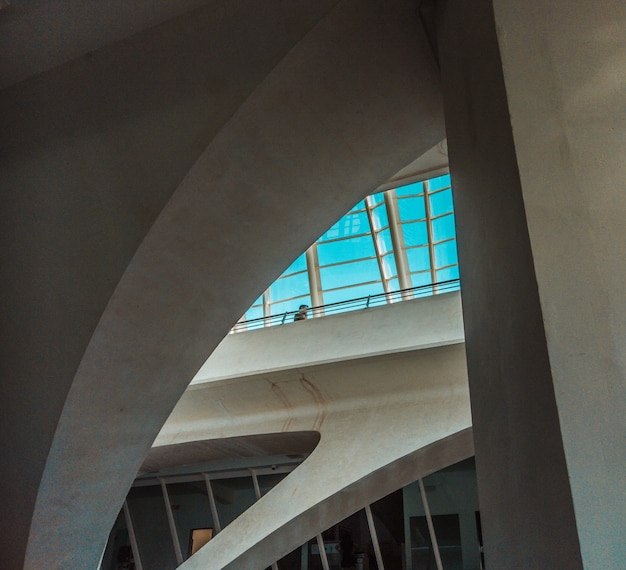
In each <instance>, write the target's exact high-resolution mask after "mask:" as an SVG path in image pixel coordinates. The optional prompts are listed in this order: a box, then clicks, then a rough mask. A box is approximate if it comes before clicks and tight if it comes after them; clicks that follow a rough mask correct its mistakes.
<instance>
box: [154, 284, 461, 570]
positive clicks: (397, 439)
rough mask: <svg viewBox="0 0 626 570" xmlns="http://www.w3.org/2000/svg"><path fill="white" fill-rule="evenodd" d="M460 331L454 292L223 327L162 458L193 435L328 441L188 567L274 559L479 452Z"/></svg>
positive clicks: (171, 425)
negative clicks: (250, 327) (263, 325)
mask: <svg viewBox="0 0 626 570" xmlns="http://www.w3.org/2000/svg"><path fill="white" fill-rule="evenodd" d="M339 340H340V341H341V342H339ZM462 340H463V332H462V318H461V305H460V296H459V293H458V292H457V293H448V294H444V295H439V296H435V297H431V298H424V299H417V300H414V301H406V302H403V303H398V304H395V305H391V306H388V307H376V308H372V309H364V310H362V311H358V312H355V313H348V314H342V315H336V316H331V317H324V318H320V319H315V320H309V321H303V322H298V323H291V324H287V325H283V326H279V327H274V328H270V329H265V330H257V331H252V332H247V333H240V334H234V335H229V336H228V337H227V338H226V339H225V340H224V341H223V343H222V344H221V345H220V346H219V347H218V349H217V350H216V351H215V353H214V354H213V355H212V357H211V358H210V359H209V360H208V361H207V363H206V364H205V365H204V366H203V367H202V369H201V370H200V372H199V373H198V375H197V376H196V378H195V380H194V383H193V384H192V385H191V386H190V388H189V389H188V390H187V392H186V393H185V395H184V396H183V397H182V399H181V401H180V402H179V404H178V405H177V407H176V408H175V410H174V412H173V414H172V416H171V417H170V419H169V420H168V422H167V423H166V424H165V426H164V429H163V430H162V432H161V434H160V435H159V438H158V439H157V446H156V447H155V448H153V450H154V451H157V452H158V451H159V449H164V450H165V455H164V454H163V453H161V454H160V458H161V461H163V460H165V459H166V457H165V456H166V455H167V454H168V453H169V454H172V455H175V454H176V448H177V447H178V445H185V444H189V443H190V442H196V443H197V442H202V441H204V442H206V441H207V440H220V439H221V438H232V437H240V438H245V437H246V436H252V435H257V434H272V433H277V434H282V433H285V432H307V431H317V432H319V434H320V436H321V438H320V441H319V443H318V445H317V447H316V448H315V450H314V451H313V453H312V454H311V455H310V456H309V457H308V458H307V459H306V460H305V461H304V462H303V463H302V464H301V465H300V466H298V467H297V468H296V469H295V471H293V472H291V473H290V474H289V475H288V476H287V477H286V478H285V479H283V480H282V481H281V482H280V483H279V484H278V485H277V486H276V487H274V488H273V489H272V490H271V491H270V492H269V493H268V494H267V495H265V496H263V497H262V498H261V499H260V500H259V501H258V502H257V503H255V504H254V505H253V506H252V507H251V508H250V509H248V510H247V511H246V512H245V513H243V514H242V515H241V516H239V517H238V518H237V519H236V520H235V521H234V522H232V523H231V524H230V525H229V526H227V527H226V528H225V529H224V530H223V531H222V532H220V533H219V534H218V535H217V536H216V537H215V538H214V539H213V540H211V541H210V542H209V543H208V544H207V545H206V546H205V547H203V548H202V549H201V550H200V551H199V552H198V553H196V554H195V555H194V556H193V557H191V558H190V559H189V560H188V561H187V562H185V563H184V564H183V566H182V567H181V568H185V569H200V568H202V569H208V568H210V569H215V570H218V569H222V568H229V569H233V570H234V569H235V568H236V569H250V570H253V569H254V570H259V569H262V568H266V567H267V566H269V565H270V564H271V563H273V562H274V561H276V560H278V559H280V558H281V557H282V556H284V555H286V554H287V553H288V552H290V551H292V550H294V549H295V548H297V547H299V546H300V545H301V544H303V543H305V542H306V541H307V540H309V539H310V538H312V537H313V536H315V535H317V534H319V533H321V532H322V531H323V530H325V529H326V528H329V527H330V526H332V525H333V524H335V523H337V522H339V521H341V520H343V519H345V518H346V517H347V516H349V515H351V514H352V513H354V512H356V511H357V510H359V509H362V508H363V507H365V506H366V505H369V504H370V503H372V502H374V501H376V500H378V499H380V498H382V497H384V496H386V495H387V494H389V493H391V492H392V491H395V490H397V489H399V488H402V487H403V486H405V485H407V484H409V483H411V482H413V481H415V480H416V479H418V478H421V477H424V476H426V475H428V474H430V473H433V472H434V471H437V470H439V469H442V468H444V467H447V466H449V465H451V464H453V463H456V462H458V461H461V460H463V459H466V458H467V457H470V456H471V455H473V440H472V433H471V417H470V406H469V391H468V385H467V374H466V368H465V350H464V345H463V343H462ZM394 345H395V347H394ZM254 363H256V367H258V368H259V369H260V370H259V371H257V370H255V364H254ZM199 449H200V448H199ZM201 459H202V457H201V456H199V457H197V458H196V461H198V462H200V461H201ZM186 461H190V457H189V456H188V455H187V456H186ZM259 521H263V524H259Z"/></svg>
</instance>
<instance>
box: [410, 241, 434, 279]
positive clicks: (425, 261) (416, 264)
mask: <svg viewBox="0 0 626 570" xmlns="http://www.w3.org/2000/svg"><path fill="white" fill-rule="evenodd" d="M406 257H407V259H408V261H409V273H413V272H415V271H427V270H429V269H430V252H429V251H428V247H427V246H422V247H415V248H412V249H407V250H406Z"/></svg>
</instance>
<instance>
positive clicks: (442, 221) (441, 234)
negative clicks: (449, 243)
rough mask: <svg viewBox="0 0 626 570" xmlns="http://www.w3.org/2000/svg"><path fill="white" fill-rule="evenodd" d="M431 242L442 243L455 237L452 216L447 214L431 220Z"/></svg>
mask: <svg viewBox="0 0 626 570" xmlns="http://www.w3.org/2000/svg"><path fill="white" fill-rule="evenodd" d="M432 227H433V241H435V242H438V241H443V240H444V239H450V238H453V237H455V236H456V231H455V228H454V214H448V215H447V216H443V217H441V218H437V219H435V220H433V226H432Z"/></svg>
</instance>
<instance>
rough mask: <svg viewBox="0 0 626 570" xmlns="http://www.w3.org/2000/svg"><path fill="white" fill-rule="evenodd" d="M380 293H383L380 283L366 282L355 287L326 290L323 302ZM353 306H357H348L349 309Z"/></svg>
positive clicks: (348, 299) (334, 310)
mask: <svg viewBox="0 0 626 570" xmlns="http://www.w3.org/2000/svg"><path fill="white" fill-rule="evenodd" d="M381 293H384V289H383V284H382V283H368V284H367V285H357V286H356V287H348V288H347V289H340V290H338V291H328V292H326V293H324V303H325V304H330V303H341V302H342V301H350V300H352V299H359V298H361V297H367V296H368V295H380V294H381ZM364 306H365V305H364ZM355 308H358V307H354V306H352V307H350V309H355ZM332 312H333V313H334V312H336V309H333V310H332Z"/></svg>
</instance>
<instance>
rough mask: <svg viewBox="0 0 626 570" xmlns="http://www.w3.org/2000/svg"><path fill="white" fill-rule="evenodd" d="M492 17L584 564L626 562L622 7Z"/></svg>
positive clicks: (504, 11) (503, 1)
mask: <svg viewBox="0 0 626 570" xmlns="http://www.w3.org/2000/svg"><path fill="white" fill-rule="evenodd" d="M494 12H495V20H496V26H497V29H498V41H499V45H500V52H501V54H502V63H503V68H504V70H505V83H506V90H507V97H508V104H509V111H510V121H511V127H512V131H513V139H514V142H515V152H516V156H517V162H518V168H519V175H520V180H521V183H522V189H523V195H524V207H525V210H526V217H527V220H528V231H529V235H530V242H531V245H532V254H533V261H534V267H535V272H536V276H537V283H538V290H539V297H540V300H541V309H542V313H543V322H544V326H545V331H546V338H547V342H548V345H547V346H548V354H549V358H550V365H551V369H552V378H553V381H554V390H555V393H556V398H557V407H558V415H559V423H560V427H561V433H562V436H563V446H564V449H565V457H566V462H567V467H568V473H569V480H570V483H571V489H572V495H573V503H574V511H575V514H576V525H577V530H578V536H579V540H580V548H581V554H582V559H583V564H584V566H585V568H594V569H595V568H597V569H604V568H620V567H623V566H624V560H626V543H625V542H624V540H623V537H624V535H625V534H626V517H625V516H624V513H625V512H626V493H625V492H624V489H625V487H626V446H625V445H624V433H626V413H625V410H624V406H625V403H626V295H625V290H626V262H625V261H624V243H626V225H625V224H624V220H625V219H626V194H625V193H624V191H623V188H624V182H625V181H626V161H624V156H625V153H626V112H625V111H624V101H626V81H624V78H625V77H626V34H624V29H625V27H626V4H624V3H623V2H615V1H613V0H601V1H599V2H592V3H589V2H585V1H584V0H575V1H572V2H570V1H567V2H565V1H557V2H549V3H537V5H536V6H534V7H533V9H532V10H524V9H521V7H520V5H519V4H518V3H516V2H513V1H509V0H496V1H495V2H494ZM522 30H524V32H522Z"/></svg>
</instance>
